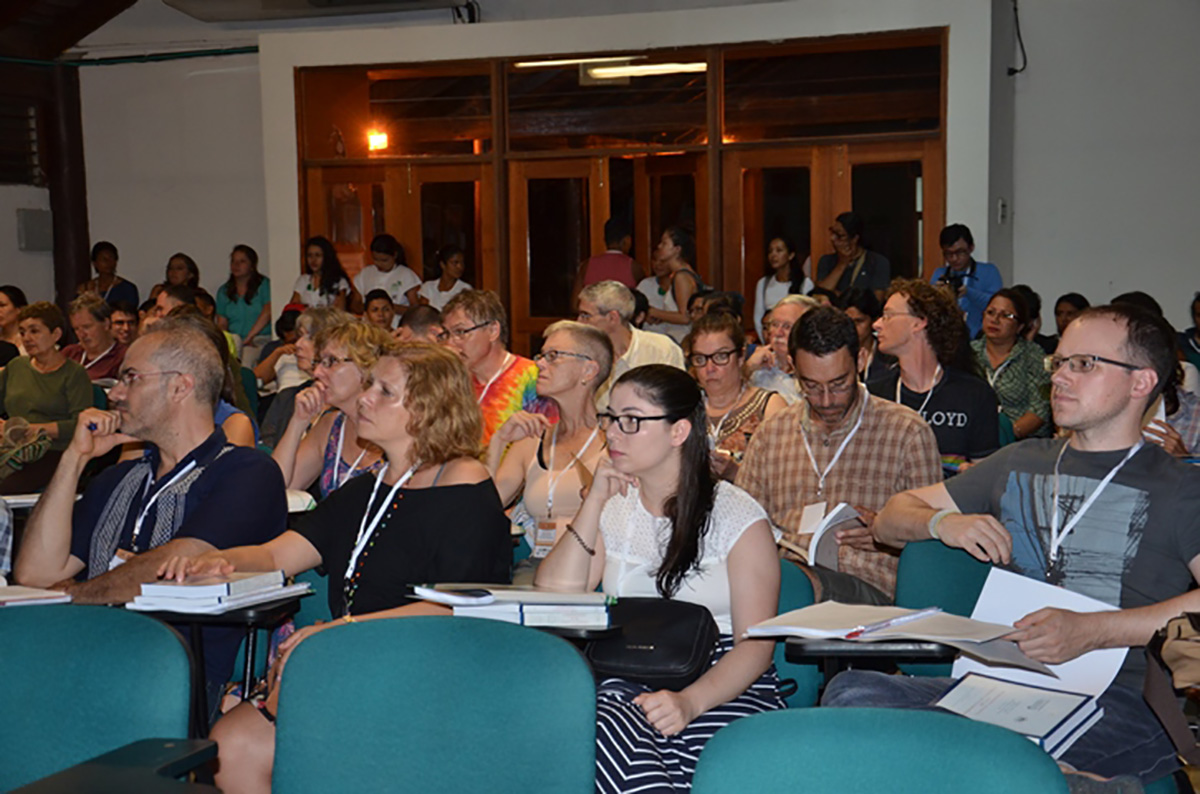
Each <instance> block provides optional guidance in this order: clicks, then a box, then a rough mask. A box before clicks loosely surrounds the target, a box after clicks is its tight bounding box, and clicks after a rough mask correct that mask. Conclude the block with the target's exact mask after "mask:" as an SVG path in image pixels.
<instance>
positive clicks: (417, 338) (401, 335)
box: [392, 306, 450, 344]
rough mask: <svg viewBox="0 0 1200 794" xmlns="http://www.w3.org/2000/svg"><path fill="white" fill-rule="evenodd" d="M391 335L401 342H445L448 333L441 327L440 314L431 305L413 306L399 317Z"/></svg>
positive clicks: (448, 336)
mask: <svg viewBox="0 0 1200 794" xmlns="http://www.w3.org/2000/svg"><path fill="white" fill-rule="evenodd" d="M392 336H394V337H396V338H397V339H399V340H400V341H401V342H429V343H431V344H433V343H437V344H445V343H446V342H447V341H449V339H450V334H449V333H447V331H446V329H445V328H443V327H442V315H441V313H440V312H439V311H438V310H437V309H435V308H433V307H432V306H413V307H412V308H411V309H409V310H408V311H406V312H405V313H404V316H403V317H401V318H400V326H399V327H398V328H397V329H396V330H395V331H393V332H392Z"/></svg>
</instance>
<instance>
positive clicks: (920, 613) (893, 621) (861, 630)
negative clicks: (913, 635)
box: [846, 607, 942, 640]
mask: <svg viewBox="0 0 1200 794" xmlns="http://www.w3.org/2000/svg"><path fill="white" fill-rule="evenodd" d="M941 611H942V608H941V607H928V608H927V609H920V610H917V611H916V612H913V613H912V614H909V615H901V616H900V617H898V618H888V619H887V620H881V621H879V622H878V623H868V624H867V625H865V626H859V627H858V628H856V629H855V630H854V631H852V632H850V633H849V634H847V635H846V639H848V640H855V639H858V638H859V637H861V636H863V635H864V634H874V633H875V632H877V631H882V630H883V629H889V628H891V627H892V626H901V625H903V624H905V623H912V622H913V621H914V620H920V619H921V618H927V617H929V616H930V615H936V614H938V613H939V612H941Z"/></svg>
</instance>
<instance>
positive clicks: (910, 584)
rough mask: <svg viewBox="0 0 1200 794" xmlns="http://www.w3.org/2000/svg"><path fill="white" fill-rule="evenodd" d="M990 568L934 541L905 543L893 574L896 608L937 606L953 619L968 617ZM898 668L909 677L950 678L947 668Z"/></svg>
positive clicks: (921, 665) (924, 666) (984, 563)
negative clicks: (952, 615)
mask: <svg viewBox="0 0 1200 794" xmlns="http://www.w3.org/2000/svg"><path fill="white" fill-rule="evenodd" d="M991 567H992V566H991V565H989V564H988V563H986V562H981V561H979V560H977V559H975V558H974V557H972V556H971V555H970V554H968V553H967V552H965V551H963V550H962V549H952V548H950V547H949V546H947V545H945V544H944V543H939V542H938V541H934V540H923V541H919V542H916V543H909V544H908V545H907V546H905V547H904V550H903V551H902V552H900V564H899V567H898V568H897V570H896V606H900V607H907V608H909V609H924V608H925V607H932V606H939V607H941V608H942V609H944V610H945V611H947V612H951V613H953V614H955V615H962V616H964V617H970V616H971V612H972V610H974V609H975V602H976V601H978V600H979V591H980V590H982V589H983V583H984V582H985V581H986V580H987V576H988V571H990V570H991ZM900 667H901V669H902V670H904V672H906V673H908V674H910V675H934V676H942V675H950V665H948V664H904V665H901V666H900Z"/></svg>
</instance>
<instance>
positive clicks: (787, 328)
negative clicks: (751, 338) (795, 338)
mask: <svg viewBox="0 0 1200 794" xmlns="http://www.w3.org/2000/svg"><path fill="white" fill-rule="evenodd" d="M793 325H794V323H788V322H783V321H776V322H769V323H764V327H765V328H766V330H768V331H783V332H784V333H785V334H787V333H791V331H792V326H793Z"/></svg>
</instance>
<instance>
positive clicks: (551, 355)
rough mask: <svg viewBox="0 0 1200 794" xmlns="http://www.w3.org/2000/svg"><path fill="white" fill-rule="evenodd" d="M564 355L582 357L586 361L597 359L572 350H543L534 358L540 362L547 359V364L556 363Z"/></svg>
mask: <svg viewBox="0 0 1200 794" xmlns="http://www.w3.org/2000/svg"><path fill="white" fill-rule="evenodd" d="M563 357H567V358H581V359H583V360H584V361H595V359H594V358H592V357H591V356H585V355H584V354H583V353H572V352H571V351H570V350H543V351H542V352H540V353H538V354H537V355H536V356H534V357H533V360H534V361H535V362H537V363H538V364H541V363H542V362H543V361H545V362H546V363H547V364H555V363H557V362H558V360H559V359H561V358H563Z"/></svg>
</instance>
